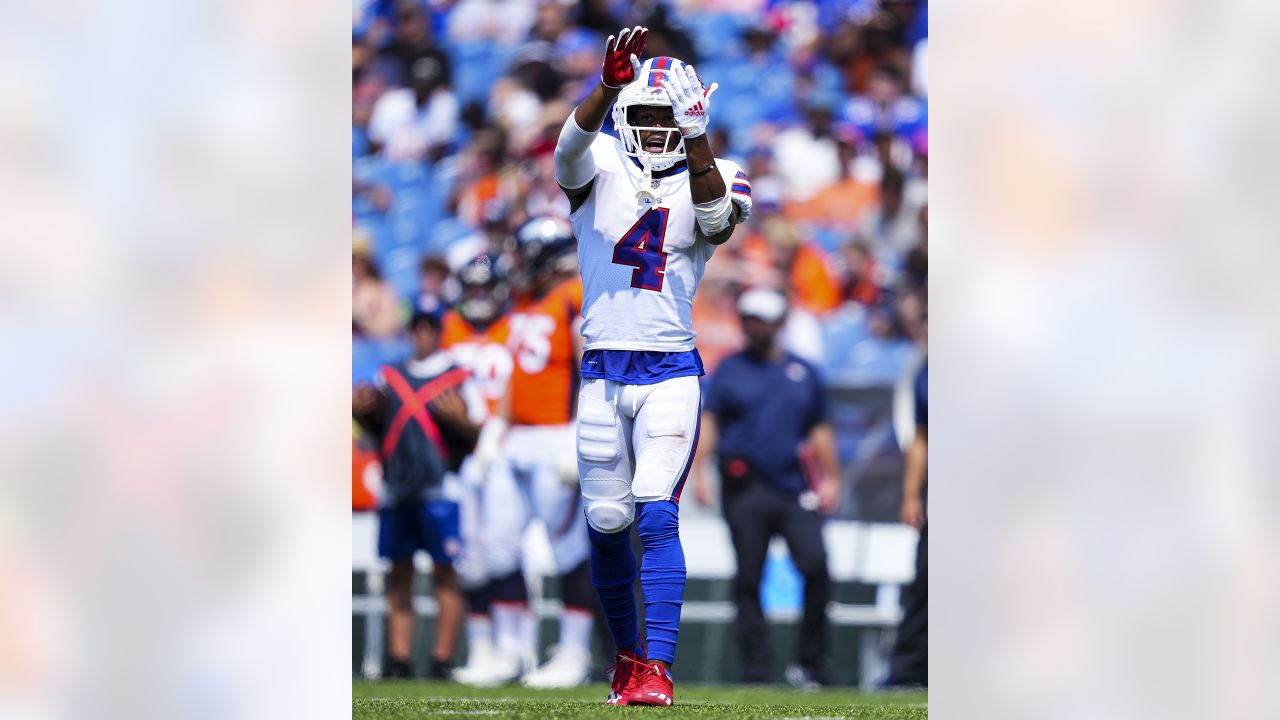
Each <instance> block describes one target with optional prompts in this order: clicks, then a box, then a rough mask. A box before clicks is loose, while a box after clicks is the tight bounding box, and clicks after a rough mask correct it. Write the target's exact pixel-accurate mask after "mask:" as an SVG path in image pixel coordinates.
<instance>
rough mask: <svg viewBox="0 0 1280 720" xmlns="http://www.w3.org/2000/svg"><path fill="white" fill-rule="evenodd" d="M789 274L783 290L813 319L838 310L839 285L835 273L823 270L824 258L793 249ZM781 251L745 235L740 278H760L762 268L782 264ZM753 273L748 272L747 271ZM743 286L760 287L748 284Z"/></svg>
mask: <svg viewBox="0 0 1280 720" xmlns="http://www.w3.org/2000/svg"><path fill="white" fill-rule="evenodd" d="M794 252H795V255H794V257H793V258H792V260H791V270H790V272H789V273H788V276H787V289H788V290H789V294H790V296H791V297H792V298H793V299H794V300H795V302H796V304H797V305H799V306H800V307H802V308H804V309H805V310H808V311H809V312H811V313H814V314H815V315H822V314H825V313H828V312H831V311H832V310H835V309H836V308H838V307H840V302H841V299H840V284H839V283H838V282H837V281H836V276H835V273H833V272H831V268H829V267H828V266H827V258H826V255H825V254H824V253H823V252H822V251H821V250H819V249H818V248H816V247H813V246H812V245H808V244H804V243H801V244H800V246H799V247H797V248H796V249H795V251H794ZM785 253H786V250H784V249H783V248H780V247H777V246H774V245H772V244H770V243H769V241H768V240H766V239H765V238H764V236H763V235H762V234H760V233H753V234H751V235H748V236H747V237H746V238H745V239H744V240H743V241H742V247H741V252H740V257H741V258H742V261H743V262H744V264H745V265H746V266H747V268H744V273H743V276H744V278H750V277H755V276H762V275H763V271H764V269H765V268H773V267H777V266H778V265H780V264H782V263H783V258H782V257H781V256H782V255H784V254H785ZM752 267H754V268H755V269H754V270H752V269H751V268H752ZM746 284H747V285H754V284H762V283H753V282H750V281H749V280H748V281H747V282H746Z"/></svg>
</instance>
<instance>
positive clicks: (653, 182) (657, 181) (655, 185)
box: [649, 180, 662, 189]
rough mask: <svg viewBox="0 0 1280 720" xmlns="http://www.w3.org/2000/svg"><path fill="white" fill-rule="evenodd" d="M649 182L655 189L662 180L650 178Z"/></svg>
mask: <svg viewBox="0 0 1280 720" xmlns="http://www.w3.org/2000/svg"><path fill="white" fill-rule="evenodd" d="M649 184H650V185H652V186H653V187H654V188H655V189H656V188H657V187H658V186H659V185H661V184H662V181H661V180H651V181H649Z"/></svg>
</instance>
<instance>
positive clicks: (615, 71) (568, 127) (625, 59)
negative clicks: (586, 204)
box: [555, 25, 649, 210]
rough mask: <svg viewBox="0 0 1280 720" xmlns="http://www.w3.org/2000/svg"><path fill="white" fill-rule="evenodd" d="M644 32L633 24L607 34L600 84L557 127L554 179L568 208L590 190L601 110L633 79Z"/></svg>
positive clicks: (603, 112) (636, 70)
mask: <svg viewBox="0 0 1280 720" xmlns="http://www.w3.org/2000/svg"><path fill="white" fill-rule="evenodd" d="M648 34H649V30H648V28H643V27H640V26H639V25H637V26H636V27H634V28H624V29H623V30H622V31H621V32H619V33H618V35H617V36H616V37H615V36H613V35H610V36H609V39H608V40H607V41H605V46H604V65H603V66H602V68H601V70H600V84H599V85H596V87H595V89H594V90H592V91H591V94H590V95H588V96H587V98H586V99H585V100H583V101H582V104H581V105H579V106H578V107H577V108H576V109H574V111H573V113H571V114H570V115H569V119H568V120H566V121H565V123H564V128H562V129H561V130H560V139H559V141H558V142H557V143H556V152H555V162H556V182H558V183H560V188H561V189H562V190H564V193H565V195H568V196H569V207H570V209H571V210H577V209H578V206H580V205H581V204H582V203H583V201H585V200H586V199H587V195H589V194H590V193H591V183H592V180H594V179H595V177H596V164H595V160H593V159H592V157H591V143H592V142H594V141H595V139H596V135H598V134H599V133H600V126H601V125H603V124H604V116H605V113H607V112H609V106H610V105H612V104H613V101H614V100H615V99H616V98H617V97H618V92H619V91H621V90H622V88H623V86H625V85H626V84H627V83H629V82H631V81H633V80H635V79H636V73H637V72H638V71H639V69H640V60H639V55H640V53H642V52H644V43H645V38H646V37H647V36H648Z"/></svg>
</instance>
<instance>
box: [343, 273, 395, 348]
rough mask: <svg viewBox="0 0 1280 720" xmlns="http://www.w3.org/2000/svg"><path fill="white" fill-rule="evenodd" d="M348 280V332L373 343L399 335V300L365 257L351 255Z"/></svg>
mask: <svg viewBox="0 0 1280 720" xmlns="http://www.w3.org/2000/svg"><path fill="white" fill-rule="evenodd" d="M351 280H352V286H351V326H352V330H353V331H354V332H357V333H359V334H361V335H364V336H365V337H369V338H373V339H375V340H389V339H391V338H394V337H395V336H396V335H398V334H400V331H401V329H402V328H403V325H402V323H401V319H400V318H401V317H402V316H401V314H400V313H401V309H400V300H399V299H398V298H397V297H396V291H395V290H394V289H393V288H392V287H391V285H390V284H389V283H387V282H385V281H383V279H382V276H381V275H380V274H379V273H378V266H377V265H375V264H374V262H373V259H372V258H370V257H369V256H368V255H367V254H365V253H363V252H353V253H351Z"/></svg>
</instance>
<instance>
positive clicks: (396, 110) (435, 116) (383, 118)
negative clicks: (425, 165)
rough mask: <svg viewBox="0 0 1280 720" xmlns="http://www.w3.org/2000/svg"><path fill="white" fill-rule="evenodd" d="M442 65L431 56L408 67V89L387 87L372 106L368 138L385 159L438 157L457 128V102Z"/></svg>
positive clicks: (450, 141) (451, 139)
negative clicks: (390, 88) (389, 88)
mask: <svg viewBox="0 0 1280 720" xmlns="http://www.w3.org/2000/svg"><path fill="white" fill-rule="evenodd" d="M446 72H447V68H446V66H445V65H444V64H442V63H440V62H438V61H436V60H435V59H434V58H431V57H424V58H422V59H420V60H418V61H415V62H414V63H413V64H412V65H411V66H410V67H409V83H410V86H409V87H407V88H395V89H393V90H387V91H386V92H385V93H383V94H382V97H380V98H378V102H377V103H376V104H375V105H374V106H373V115H372V117H371V118H370V119H369V141H370V143H371V144H372V147H373V148H374V150H375V151H376V152H381V153H382V156H383V157H385V158H387V159H388V160H421V159H424V158H431V159H438V158H439V157H441V156H442V155H443V154H444V152H445V150H446V149H447V148H448V146H449V144H450V143H452V142H453V140H454V135H455V134H456V133H457V131H458V116H459V105H458V99H457V98H456V97H454V95H453V91H452V90H450V89H449V85H448V79H447V77H446V74H445V73H446Z"/></svg>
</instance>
